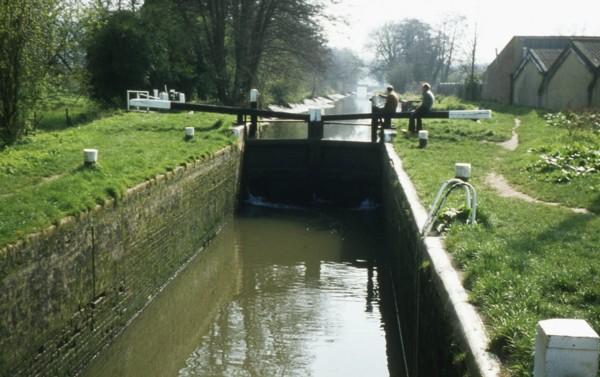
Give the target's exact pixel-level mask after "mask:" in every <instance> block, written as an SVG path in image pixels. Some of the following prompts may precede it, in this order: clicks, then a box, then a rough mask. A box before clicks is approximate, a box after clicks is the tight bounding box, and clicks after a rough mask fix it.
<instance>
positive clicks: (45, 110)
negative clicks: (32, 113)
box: [35, 95, 112, 131]
mask: <svg viewBox="0 0 600 377" xmlns="http://www.w3.org/2000/svg"><path fill="white" fill-rule="evenodd" d="M67 114H68V117H67ZM110 114H112V110H110V109H105V108H103V107H101V106H100V105H99V104H97V103H96V102H94V101H92V100H91V99H89V98H88V97H82V96H74V95H59V96H57V97H55V98H52V99H49V100H47V101H46V102H45V103H44V106H42V108H41V109H40V110H39V111H38V112H37V113H36V117H35V118H36V124H35V127H36V129H37V130H39V131H58V130H62V129H65V128H69V127H73V126H77V125H81V124H85V123H88V122H90V121H92V120H94V119H98V118H100V117H102V116H108V115H110Z"/></svg>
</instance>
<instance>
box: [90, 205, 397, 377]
mask: <svg viewBox="0 0 600 377" xmlns="http://www.w3.org/2000/svg"><path fill="white" fill-rule="evenodd" d="M383 248H384V242H383V236H382V232H381V231H380V225H379V221H378V213H377V211H351V210H343V211H331V210H328V211H326V212H323V211H320V210H297V209H286V210H281V209H269V208H259V207H252V206H248V207H246V208H245V209H244V210H243V211H242V213H241V214H240V215H239V216H238V217H237V218H236V219H235V220H232V223H230V224H228V225H227V226H226V227H225V228H224V229H223V231H222V232H221V233H220V234H219V235H218V237H217V238H216V239H215V240H214V241H213V242H212V243H211V245H210V246H209V247H208V248H207V249H205V250H203V251H201V252H200V253H199V254H198V256H197V257H196V258H195V259H194V260H193V262H192V263H190V265H189V266H188V267H187V268H186V269H185V270H184V271H183V272H182V273H181V274H180V275H179V276H178V277H177V278H176V279H175V280H174V281H173V282H172V283H171V284H170V285H168V286H167V288H166V289H165V290H164V291H163V292H162V293H161V294H160V295H159V296H158V297H157V299H156V300H155V301H154V302H153V303H152V304H151V305H150V306H149V307H148V308H147V309H146V310H145V311H144V312H143V313H142V314H141V315H140V316H139V317H138V318H137V319H136V320H135V321H134V322H133V323H132V325H131V326H130V327H129V328H128V329H127V330H126V331H125V332H124V334H123V335H122V336H120V337H119V338H118V339H117V340H116V342H115V343H114V345H112V346H111V347H110V348H109V349H107V350H106V351H105V352H104V353H102V354H101V355H100V356H99V357H98V358H97V359H96V360H95V361H94V362H93V363H92V365H91V366H90V368H89V369H88V370H87V371H86V372H85V374H84V375H85V376H211V377H212V376H215V377H216V376H388V375H399V373H398V371H399V370H400V368H399V365H400V363H401V361H402V360H401V352H400V350H399V349H398V347H397V344H398V341H397V338H396V336H395V334H397V331H396V329H395V327H394V324H395V317H394V315H393V311H392V310H390V307H393V304H390V303H389V301H386V300H385V299H382V297H383V296H387V295H388V293H387V292H388V289H387V288H386V284H387V283H386V281H387V279H386V277H387V273H386V272H385V271H384V270H383V269H382V267H381V266H382V263H380V260H381V259H380V257H379V254H380V252H381V251H382V250H383Z"/></svg>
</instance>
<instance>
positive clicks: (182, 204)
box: [0, 146, 241, 376]
mask: <svg viewBox="0 0 600 377" xmlns="http://www.w3.org/2000/svg"><path fill="white" fill-rule="evenodd" d="M240 160H241V152H240V150H239V148H238V147H237V146H233V147H229V148H226V149H224V150H222V151H221V152H219V153H217V154H215V155H214V156H213V157H211V158H209V159H206V160H204V161H198V162H195V163H190V164H187V165H186V166H181V167H179V168H177V169H175V170H174V171H172V172H169V173H167V174H165V175H162V176H159V177H157V178H155V179H152V180H151V181H148V182H145V183H143V184H141V185H139V186H137V187H135V188H133V189H131V190H129V191H128V192H127V194H126V195H124V197H123V198H122V199H120V200H118V201H112V202H109V203H106V204H105V205H103V206H98V207H97V208H96V209H94V210H92V211H90V212H88V213H85V214H81V215H80V216H78V217H77V218H67V219H65V220H63V221H62V222H61V223H60V224H57V225H56V226H53V227H51V228H50V229H47V230H46V231H44V232H42V233H40V234H36V235H33V236H31V237H29V238H28V239H27V240H26V241H23V242H20V243H18V244H15V245H11V246H9V247H6V248H4V249H2V250H0V376H70V375H74V374H75V373H77V372H78V371H79V370H81V369H82V367H83V366H85V365H86V364H87V362H89V360H90V359H91V358H92V357H93V356H94V355H95V354H96V353H97V352H98V351H99V350H100V349H101V348H102V347H104V346H105V345H106V344H108V343H109V342H110V341H111V340H112V339H113V338H114V337H115V336H116V335H117V334H118V333H119V332H120V331H122V330H123V329H124V327H125V326H126V325H127V323H128V322H129V321H131V320H132V319H133V318H134V317H135V316H136V314H137V313H139V311H140V310H142V309H143V308H144V306H145V305H147V304H148V302H149V301H150V300H151V299H152V297H153V296H154V295H156V294H157V293H158V292H159V291H160V289H161V288H162V287H163V286H164V285H165V284H166V283H167V282H168V281H169V279H170V278H171V277H172V276H173V275H174V274H175V273H176V272H177V270H178V269H180V268H181V267H182V266H183V265H184V264H185V263H186V262H187V261H188V260H189V259H190V258H191V257H192V256H193V255H194V254H195V253H196V252H197V251H198V250H199V249H200V248H201V247H202V246H203V245H204V244H205V243H206V242H207V241H208V240H210V238H212V237H213V235H214V234H215V232H216V231H217V230H218V229H219V227H220V226H222V224H223V223H224V222H225V221H227V219H228V218H230V217H231V216H232V214H233V212H234V209H235V206H236V200H237V190H238V187H239V174H240Z"/></svg>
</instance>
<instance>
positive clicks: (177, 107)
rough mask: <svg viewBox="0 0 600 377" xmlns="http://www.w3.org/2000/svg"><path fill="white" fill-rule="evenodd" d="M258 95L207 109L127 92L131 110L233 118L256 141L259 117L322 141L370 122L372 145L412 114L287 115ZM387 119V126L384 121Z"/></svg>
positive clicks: (465, 113)
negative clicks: (303, 126)
mask: <svg viewBox="0 0 600 377" xmlns="http://www.w3.org/2000/svg"><path fill="white" fill-rule="evenodd" d="M131 94H135V98H131ZM257 99H258V91H256V89H253V90H252V91H251V94H250V108H243V107H233V106H218V105H204V104H195V103H182V102H173V101H167V100H161V99H159V98H157V97H152V96H150V95H149V93H148V92H147V91H146V92H144V91H127V109H128V110H129V109H130V108H132V107H135V108H137V109H140V108H145V109H147V110H148V109H151V108H152V109H159V110H173V111H200V112H207V113H218V114H231V115H236V116H237V123H238V124H249V129H248V136H249V137H250V138H254V137H256V135H257V130H258V117H263V118H272V119H285V120H297V121H302V122H307V123H308V127H309V128H308V138H309V139H311V140H312V139H315V140H320V139H322V138H323V127H324V123H328V122H340V121H349V120H360V119H369V120H371V124H370V125H371V142H373V143H375V142H377V141H378V136H380V137H379V140H383V135H379V134H380V133H382V132H383V127H382V124H386V123H389V120H390V119H408V118H410V116H411V112H408V111H404V112H397V113H393V114H382V113H380V112H378V110H379V108H377V107H375V106H373V107H372V109H371V112H370V113H355V114H336V115H321V109H311V110H310V114H297V113H288V112H283V111H271V110H259V109H258V102H257ZM247 117H250V122H247ZM491 117H492V112H491V110H450V111H430V112H428V113H426V114H423V115H422V116H421V118H427V119H473V120H477V119H490V118H491ZM382 119H383V122H381V121H380V120H382ZM337 124H340V125H350V124H349V123H337Z"/></svg>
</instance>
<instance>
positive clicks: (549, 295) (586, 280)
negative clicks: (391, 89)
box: [396, 104, 600, 376]
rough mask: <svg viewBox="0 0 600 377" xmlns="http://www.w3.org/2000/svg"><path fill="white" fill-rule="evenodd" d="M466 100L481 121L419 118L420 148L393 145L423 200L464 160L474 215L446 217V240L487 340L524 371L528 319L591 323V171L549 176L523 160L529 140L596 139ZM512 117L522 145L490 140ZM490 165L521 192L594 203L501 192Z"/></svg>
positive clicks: (595, 269) (594, 259)
mask: <svg viewBox="0 0 600 377" xmlns="http://www.w3.org/2000/svg"><path fill="white" fill-rule="evenodd" d="M467 105H468V104H467ZM475 105H476V106H477V107H482V108H491V109H492V110H493V111H494V118H493V119H491V120H486V121H482V122H480V123H476V122H472V121H443V120H441V121H433V120H425V121H424V126H425V128H426V129H428V130H429V132H430V140H429V146H428V147H427V148H426V149H419V148H417V141H416V139H414V138H411V139H405V138H400V139H399V140H398V141H397V142H396V150H397V152H398V154H399V155H400V156H401V157H402V159H403V161H404V167H405V169H406V170H407V172H408V173H409V175H410V176H411V178H412V179H413V182H414V183H415V185H416V187H417V190H418V192H419V193H420V195H421V199H422V201H423V203H424V204H425V205H426V206H428V205H429V204H430V203H431V201H432V200H433V197H434V195H435V193H436V192H437V190H438V189H439V187H440V185H441V183H442V182H443V181H445V180H446V179H448V178H451V177H452V176H453V173H454V163H455V162H470V163H471V164H472V168H473V178H472V180H471V182H472V183H473V184H474V186H475V187H476V189H477V192H478V194H479V205H480V207H479V210H478V220H479V224H478V225H476V226H467V225H463V224H460V223H454V224H452V225H451V226H450V228H449V230H448V233H447V234H446V235H445V237H446V241H445V243H446V246H447V248H448V250H449V252H450V253H451V254H452V255H453V259H454V261H455V263H456V265H457V266H458V267H459V268H460V269H462V270H463V271H464V277H465V282H464V283H465V286H466V288H467V289H468V290H469V291H470V297H471V300H472V302H473V303H474V304H475V305H476V306H477V307H478V309H479V311H480V313H481V314H482V315H483V317H484V321H485V323H486V326H487V328H488V331H489V333H490V336H491V341H492V350H493V351H494V352H495V353H497V354H498V355H499V356H500V357H501V360H502V361H503V364H504V366H505V367H506V370H507V372H508V373H509V374H510V375H513V376H530V375H531V373H532V368H533V351H534V342H535V327H536V323H537V321H539V320H542V319H548V318H582V319H585V320H587V321H588V322H589V323H590V324H591V325H592V327H594V329H595V330H596V331H600V275H599V273H600V258H598V245H600V219H599V218H598V213H599V212H600V211H599V209H600V205H599V202H600V181H599V178H600V177H599V175H600V173H595V174H591V175H588V176H584V177H577V178H575V179H574V180H573V181H572V182H571V183H569V184H558V183H555V182H552V181H549V180H547V179H546V178H547V177H546V176H545V175H544V174H542V173H537V172H532V171H528V170H527V169H526V166H527V165H528V164H530V163H531V162H532V161H535V160H537V158H538V156H537V154H535V153H531V152H528V150H530V149H532V148H540V147H542V146H557V145H564V144H576V143H584V144H586V145H594V143H595V145H596V148H597V146H598V145H600V142H599V141H600V140H599V138H598V135H597V134H592V133H581V134H578V135H576V136H575V137H572V136H569V135H568V134H567V132H566V131H564V130H560V129H555V128H551V127H550V126H548V125H546V123H545V122H544V119H543V116H542V115H543V114H542V113H541V112H538V111H536V110H532V109H527V108H517V107H508V106H498V105H493V104H475ZM516 117H518V118H519V119H521V120H522V125H521V127H520V128H519V129H518V130H517V132H518V134H519V137H520V142H521V145H520V146H519V148H518V149H517V150H516V151H513V152H510V151H506V150H504V149H502V148H500V147H499V146H498V145H496V144H495V142H498V141H501V140H506V139H508V138H509V137H510V134H511V128H512V127H513V125H514V118H516ZM401 127H405V125H402V126H401ZM491 171H495V172H497V173H500V174H503V175H504V176H505V177H506V178H507V180H508V181H509V182H510V183H511V185H513V186H514V187H516V188H517V189H519V190H520V191H522V192H525V193H527V194H528V195H530V196H533V197H536V198H540V199H543V200H548V201H553V202H558V203H561V204H563V205H564V206H565V207H583V208H587V209H588V210H590V211H594V212H595V213H592V214H577V213H574V212H572V211H570V210H569V209H567V208H563V207H550V206H546V205H542V204H533V203H527V202H524V201H522V200H518V199H508V198H502V197H500V196H498V195H497V194H496V192H495V191H494V190H493V189H491V188H490V187H488V186H486V184H485V176H486V174H487V173H489V172H491ZM460 195H463V194H462V193H461V194H460ZM460 195H459V194H454V195H453V196H452V197H451V200H450V201H449V203H448V206H449V207H459V206H461V205H462V203H463V201H464V197H461V196H460Z"/></svg>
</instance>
